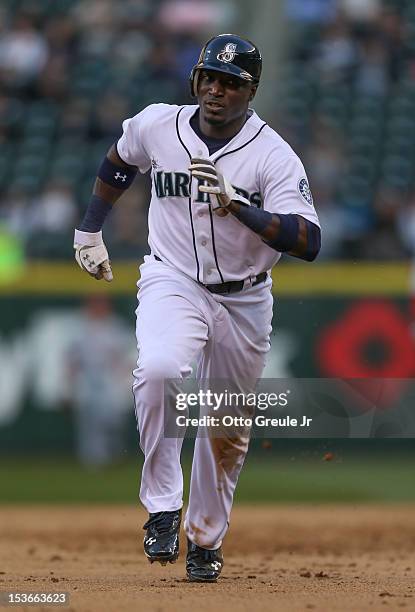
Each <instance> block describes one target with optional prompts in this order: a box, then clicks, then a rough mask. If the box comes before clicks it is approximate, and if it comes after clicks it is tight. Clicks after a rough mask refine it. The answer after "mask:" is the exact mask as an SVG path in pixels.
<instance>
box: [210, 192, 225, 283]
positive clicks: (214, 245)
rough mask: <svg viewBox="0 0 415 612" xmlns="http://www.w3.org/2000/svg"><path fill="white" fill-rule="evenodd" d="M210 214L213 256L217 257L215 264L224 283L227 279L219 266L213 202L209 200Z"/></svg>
mask: <svg viewBox="0 0 415 612" xmlns="http://www.w3.org/2000/svg"><path fill="white" fill-rule="evenodd" d="M209 216H210V231H211V233H212V248H213V256H214V258H215V264H216V269H217V271H218V273H219V276H220V279H221V281H222V283H224V282H225V281H224V280H223V274H222V272H221V271H220V268H219V263H218V256H217V254H216V244H215V232H214V230H213V214H212V204H211V203H210V202H209Z"/></svg>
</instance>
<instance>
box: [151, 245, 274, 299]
mask: <svg viewBox="0 0 415 612" xmlns="http://www.w3.org/2000/svg"><path fill="white" fill-rule="evenodd" d="M153 255H154V259H156V260H157V261H163V260H162V259H161V258H160V257H159V256H158V255H155V254H154V253H153ZM267 276H268V272H261V273H260V274H258V275H257V276H256V277H255V280H254V281H253V283H252V284H251V285H249V287H255V285H259V283H262V282H264V281H265V280H266V279H267ZM199 284H201V285H202V287H205V289H207V290H208V291H210V292H211V293H218V294H220V295H227V294H229V293H238V292H239V291H242V289H243V288H244V285H245V281H244V280H239V281H228V282H227V283H217V284H216V285H204V284H203V283H199Z"/></svg>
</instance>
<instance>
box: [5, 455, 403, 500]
mask: <svg viewBox="0 0 415 612" xmlns="http://www.w3.org/2000/svg"><path fill="white" fill-rule="evenodd" d="M327 458H328V457H325V455H320V456H315V457H295V456H293V457H289V456H284V457H281V456H278V455H275V454H273V453H269V454H268V455H266V453H265V456H261V457H259V458H258V457H256V456H255V455H253V456H252V457H250V456H249V455H248V459H247V461H246V464H245V467H244V469H243V470H242V473H241V477H240V480H239V485H238V488H237V493H236V498H235V501H236V502H237V503H255V502H257V503H261V504H263V503H296V502H298V503H326V502H327V503H335V502H346V503H347V502H350V503H357V502H365V503H367V502H411V501H415V469H414V468H415V455H414V454H412V453H411V454H408V455H403V456H399V457H393V458H390V457H386V458H382V457H381V456H375V457H373V456H372V457H365V456H361V457H348V456H342V455H339V456H336V455H334V456H333V457H331V456H329V459H330V460H327ZM140 470H141V457H140V458H137V460H136V461H134V460H131V459H128V461H126V462H125V463H122V464H119V465H116V466H113V467H110V468H106V469H102V470H86V469H85V468H82V467H81V466H79V465H78V464H77V463H76V462H75V460H73V459H65V458H49V459H39V458H19V459H16V458H10V457H1V458H0V503H57V504H69V503H131V504H135V503H137V499H138V487H139V475H140ZM183 471H184V477H185V492H186V495H187V491H188V488H189V472H190V458H189V457H188V456H187V455H186V457H185V458H184V461H183Z"/></svg>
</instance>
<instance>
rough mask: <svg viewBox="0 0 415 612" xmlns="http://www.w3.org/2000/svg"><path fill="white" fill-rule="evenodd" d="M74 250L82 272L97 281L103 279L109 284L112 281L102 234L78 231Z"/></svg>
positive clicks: (76, 231)
mask: <svg viewBox="0 0 415 612" xmlns="http://www.w3.org/2000/svg"><path fill="white" fill-rule="evenodd" d="M73 248H74V249H75V259H76V261H77V263H78V265H79V267H80V268H81V269H82V270H85V272H88V274H90V275H91V276H93V277H94V278H96V279H97V280H101V278H103V279H105V280H106V281H107V282H108V283H110V282H111V281H112V278H113V276H112V270H111V264H110V261H109V257H108V251H107V248H106V246H105V244H104V241H103V240H102V232H93V233H89V232H81V230H78V229H76V230H75V237H74V244H73Z"/></svg>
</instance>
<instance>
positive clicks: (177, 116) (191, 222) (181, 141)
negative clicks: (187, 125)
mask: <svg viewBox="0 0 415 612" xmlns="http://www.w3.org/2000/svg"><path fill="white" fill-rule="evenodd" d="M183 109H184V107H183V106H182V108H181V109H180V110H179V112H178V113H177V115H176V133H177V138H178V139H179V142H180V144H181V145H182V147H183V149H184V150H185V151H186V153H187V154H188V156H189V161H191V159H192V156H191V155H190V151H189V149H188V148H187V147H186V145H185V144H184V142H183V140H182V138H181V136H180V132H179V116H180V113H181V112H182V110H183ZM189 193H190V195H189V216H190V226H191V228H192V239H193V249H194V252H195V259H196V268H197V282H198V283H200V277H199V274H200V266H199V258H198V256H197V249H196V236H195V229H194V226H193V216H192V177H190V182H189Z"/></svg>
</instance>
